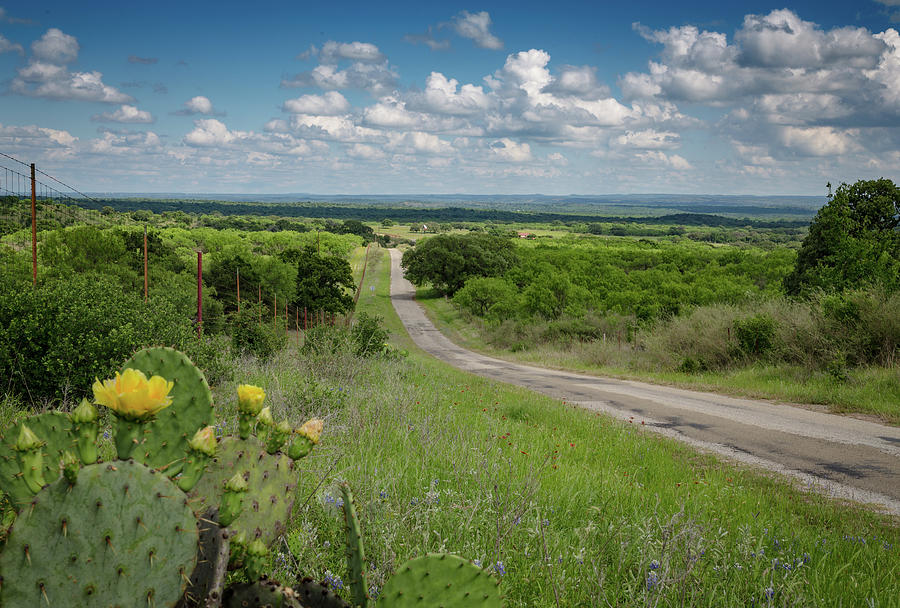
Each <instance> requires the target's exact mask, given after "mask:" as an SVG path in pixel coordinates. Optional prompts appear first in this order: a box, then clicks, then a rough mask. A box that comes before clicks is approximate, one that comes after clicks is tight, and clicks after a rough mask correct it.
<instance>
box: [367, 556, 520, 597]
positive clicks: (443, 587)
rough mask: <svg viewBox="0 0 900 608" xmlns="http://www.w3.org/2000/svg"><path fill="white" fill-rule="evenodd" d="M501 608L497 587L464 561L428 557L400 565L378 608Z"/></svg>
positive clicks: (461, 559)
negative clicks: (433, 607) (431, 607)
mask: <svg viewBox="0 0 900 608" xmlns="http://www.w3.org/2000/svg"><path fill="white" fill-rule="evenodd" d="M426 606H443V607H444V608H469V607H490V608H500V606H502V603H501V600H500V583H499V582H498V581H497V580H495V579H494V577H492V576H491V575H490V574H488V573H487V572H485V571H484V570H482V569H481V568H479V567H477V566H475V565H474V564H472V563H470V562H468V561H467V560H465V559H463V558H461V557H459V556H456V555H449V554H446V553H431V554H429V555H425V556H423V557H418V558H416V559H412V560H409V561H408V562H406V563H405V564H402V565H401V566H400V567H399V568H398V569H397V573H396V574H394V576H392V577H391V578H390V579H389V580H388V582H387V583H385V585H384V587H383V588H382V590H381V593H380V594H379V596H378V608H407V607H416V608H425V607H426Z"/></svg>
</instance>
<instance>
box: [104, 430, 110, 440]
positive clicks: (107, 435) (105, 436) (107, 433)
mask: <svg viewBox="0 0 900 608" xmlns="http://www.w3.org/2000/svg"><path fill="white" fill-rule="evenodd" d="M103 438H104V439H109V431H103Z"/></svg>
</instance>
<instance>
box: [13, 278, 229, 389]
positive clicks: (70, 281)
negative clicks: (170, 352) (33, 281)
mask: <svg viewBox="0 0 900 608" xmlns="http://www.w3.org/2000/svg"><path fill="white" fill-rule="evenodd" d="M153 344H168V345H172V346H175V347H177V348H181V349H182V350H186V351H188V352H189V353H190V354H191V356H193V357H194V358H195V359H196V360H198V363H199V364H200V365H203V364H204V363H205V362H206V361H207V357H208V356H209V355H212V354H213V353H210V352H209V351H208V350H207V349H206V348H205V347H204V346H203V345H202V343H201V344H200V345H198V343H197V337H196V332H195V329H194V326H193V324H192V322H191V318H190V317H189V316H188V315H186V314H184V313H183V312H181V311H180V310H178V308H177V307H176V306H175V305H174V304H173V302H172V301H171V300H168V299H167V298H166V294H159V295H157V296H153V297H151V299H150V302H149V303H144V301H143V299H142V298H141V297H140V296H139V295H138V294H136V293H126V292H123V291H122V288H121V285H120V284H119V283H118V282H117V281H116V280H115V279H112V278H110V277H107V276H104V275H95V274H91V273H82V274H76V275H73V276H70V277H67V278H65V279H63V278H59V279H52V278H51V279H47V280H46V281H44V282H43V283H42V284H40V285H38V287H37V288H36V289H30V288H29V289H21V288H20V287H19V286H18V285H16V284H15V283H12V284H11V283H7V282H6V281H2V280H0V375H2V376H3V377H4V378H8V379H9V381H8V387H9V389H10V390H12V391H13V392H16V393H19V394H22V395H26V396H28V397H29V398H30V399H31V400H32V401H33V402H38V401H40V400H44V399H51V398H57V397H63V396H66V395H67V396H69V397H79V396H81V395H83V394H85V392H86V391H87V390H89V387H90V385H91V382H93V380H94V378H95V377H107V376H109V375H111V374H112V372H113V371H114V370H115V369H117V367H118V365H117V364H118V362H119V361H122V360H123V359H125V358H126V357H128V356H129V355H130V354H131V353H132V352H134V351H135V350H137V349H139V348H141V347H143V346H150V345H153Z"/></svg>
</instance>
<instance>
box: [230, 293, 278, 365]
mask: <svg viewBox="0 0 900 608" xmlns="http://www.w3.org/2000/svg"><path fill="white" fill-rule="evenodd" d="M269 314H270V313H269V312H268V309H267V308H266V307H265V306H263V307H260V306H259V304H254V303H246V304H242V305H241V310H240V312H235V313H233V314H232V315H231V346H232V348H233V349H234V350H235V352H237V353H240V354H243V355H252V356H254V357H257V358H258V359H260V360H262V361H267V360H268V359H269V358H271V357H272V355H274V354H275V353H276V352H278V351H279V350H281V349H282V348H284V347H285V345H286V344H287V333H286V332H285V327H284V321H282V320H281V319H280V318H279V319H277V320H274V321H273V320H272V319H271V318H270V317H269ZM260 319H262V321H260Z"/></svg>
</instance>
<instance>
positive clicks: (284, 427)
mask: <svg viewBox="0 0 900 608" xmlns="http://www.w3.org/2000/svg"><path fill="white" fill-rule="evenodd" d="M290 435H291V425H290V424H288V422H287V420H282V421H281V422H279V423H278V424H276V425H275V426H274V427H273V428H272V429H270V431H269V440H268V441H267V442H266V451H267V452H268V453H269V454H274V453H275V452H277V451H278V450H280V449H281V446H283V445H284V442H285V441H287V438H288V437H290Z"/></svg>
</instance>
